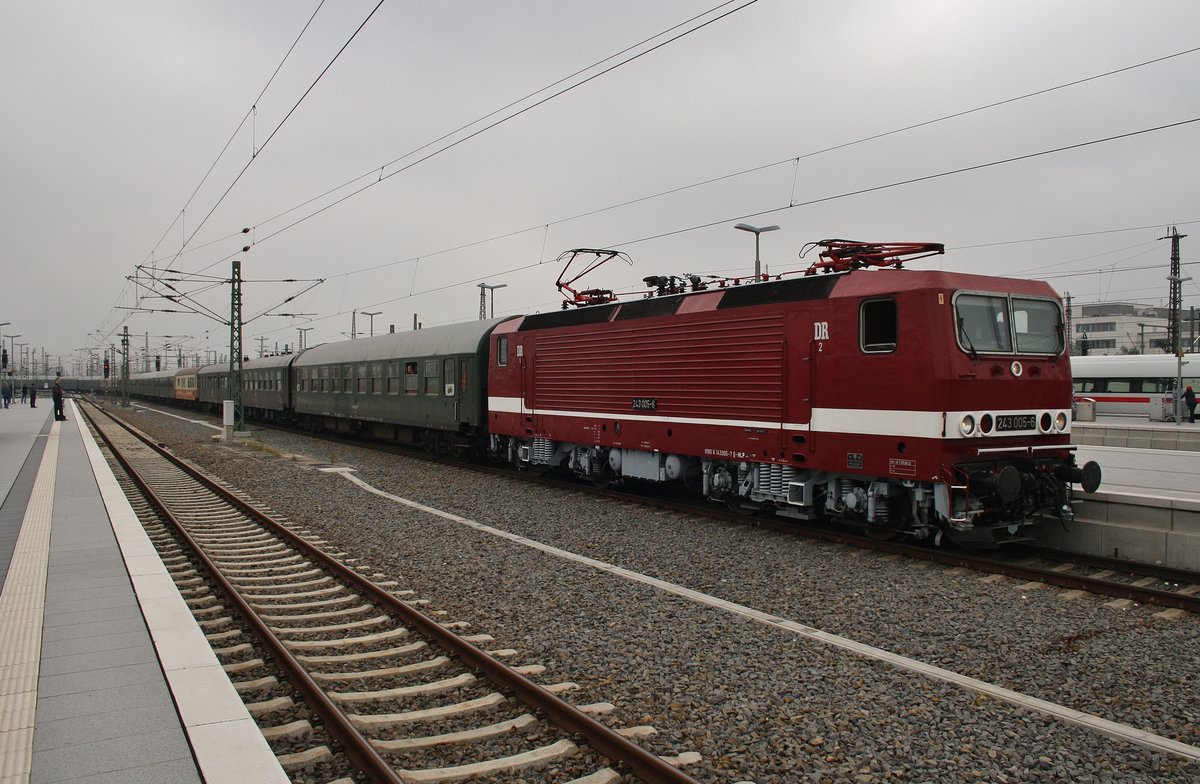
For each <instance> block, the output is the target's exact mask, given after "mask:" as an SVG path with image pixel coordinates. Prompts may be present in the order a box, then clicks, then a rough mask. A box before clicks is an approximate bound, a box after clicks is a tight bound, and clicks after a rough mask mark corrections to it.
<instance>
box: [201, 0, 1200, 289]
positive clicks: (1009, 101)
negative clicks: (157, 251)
mask: <svg viewBox="0 0 1200 784" xmlns="http://www.w3.org/2000/svg"><path fill="white" fill-rule="evenodd" d="M732 1H733V0H731V2H732ZM381 2H382V0H381ZM728 4H729V3H725V4H723V5H728ZM747 5H749V3H747ZM720 7H722V6H718V8H720ZM742 7H745V6H742ZM376 8H378V6H376ZM735 10H740V8H739V9H735ZM733 12H734V11H730V12H729V13H733ZM372 13H373V12H372ZM694 18H698V17H694ZM711 21H715V20H710V22H706V24H709V23H711ZM364 24H365V23H364ZM696 29H699V28H696ZM661 45H664V44H659V46H661ZM1198 50H1200V48H1198V49H1188V50H1184V51H1182V52H1177V53H1174V54H1171V55H1166V56H1164V57H1160V58H1155V59H1153V60H1148V61H1145V62H1143V63H1139V64H1136V65H1131V66H1126V67H1123V68H1120V69H1115V70H1112V71H1108V72H1105V73H1103V74H1096V75H1094V76H1090V77H1087V78H1084V79H1079V80H1075V81H1072V82H1067V83H1064V84H1062V85H1057V86H1055V87H1051V88H1045V89H1043V90H1038V91H1035V92H1032V93H1026V94H1024V95H1022V96H1016V97H1014V98H1010V99H1005V100H1003V101H997V102H993V103H990V104H986V105H983V106H980V107H975V108H973V109H969V110H965V111H962V112H956V113H953V114H950V115H945V116H944V117H939V118H935V119H933V120H928V121H924V122H922V123H916V124H912V125H909V126H904V127H903V128H898V129H894V130H892V131H888V132H884V133H881V134H875V135H873V136H869V137H864V138H862V139H858V140H855V141H852V142H847V143H844V144H840V145H836V146H834V147H829V148H825V149H824V150H818V151H814V152H811V153H806V154H804V155H803V156H800V157H809V156H811V155H816V154H820V153H821V152H827V151H831V150H835V149H841V148H844V147H846V146H850V145H853V144H859V143H863V142H866V141H870V140H873V139H877V138H880V137H882V136H887V135H890V134H894V133H900V132H902V131H905V130H911V129H913V128H919V127H922V126H925V125H929V124H932V123H934V122H940V121H943V120H947V119H951V118H954V117H959V116H962V115H964V114H969V113H971V112H975V111H982V110H984V109H987V108H992V107H994V106H1000V105H1003V104H1005V103H1011V102H1013V101H1017V100H1021V99H1023V98H1028V97H1032V96H1035V95H1041V94H1045V93H1047V92H1051V91H1053V90H1057V89H1063V88H1065V87H1069V86H1072V85H1076V84H1081V83H1083V82H1087V81H1092V80H1095V79H1100V78H1103V77H1105V76H1111V75H1113V74H1117V73H1121V72H1124V71H1128V70H1131V69H1133V68H1138V67H1141V66H1144V65H1149V64H1152V63H1157V62H1161V61H1164V60H1167V59H1170V58H1173V57H1179V56H1182V55H1185V54H1190V53H1192V52H1195V51H1198ZM650 51H652V50H650ZM643 54H644V53H643ZM638 56H639V57H640V56H641V55H640V54H639V55H638ZM602 62H603V61H602ZM331 64H332V63H331ZM614 67H616V66H614ZM327 68H328V66H327ZM585 70H586V69H585ZM597 76H598V75H597ZM318 78H319V77H318ZM567 78H570V77H567ZM590 78H595V76H593V77H590ZM560 82H561V80H560ZM582 83H583V82H581V83H580V84H582ZM314 84H315V82H314ZM556 84H557V83H556ZM575 86H578V85H575ZM569 89H573V87H572V88H569ZM310 90H311V87H310ZM306 94H307V93H306ZM552 97H553V96H552ZM302 100H303V99H302ZM545 100H549V99H548V98H547V99H545ZM297 105H298V104H297ZM510 105H511V104H510ZM535 105H536V104H535ZM529 108H533V107H527V108H526V109H523V110H522V111H527V110H528V109H529ZM294 110H295V107H293V111H294ZM497 111H501V110H497ZM493 114H494V113H493ZM289 116H290V112H289ZM487 116H492V115H486V116H485V117H487ZM513 116H516V115H513ZM285 119H286V118H285ZM506 119H511V117H510V118H506ZM503 121H504V120H502V121H501V122H503ZM465 127H469V126H464V128H465ZM489 127H493V126H489ZM276 130H278V128H277V129H276ZM483 130H486V129H482V130H480V131H477V132H476V133H481V132H482V131H483ZM452 133H453V132H452ZM443 138H445V137H443ZM467 138H470V137H467ZM268 141H269V137H268ZM462 141H465V139H463V140H459V141H456V142H455V144H458V143H461V142H462ZM1099 141H1104V140H1097V141H1095V142H1090V143H1098V142H1099ZM264 146H265V145H264ZM426 146H428V145H426ZM451 146H453V145H451ZM420 149H424V148H418V150H420ZM445 149H449V147H447V148H445ZM1061 149H1069V148H1061ZM411 154H412V153H409V155H411ZM434 154H437V153H434ZM1039 154H1046V153H1039ZM428 157H432V156H427V157H426V158H422V159H421V160H427V159H428ZM800 157H796V158H788V159H785V160H784V161H780V162H776V163H773V164H765V165H763V166H760V167H755V168H754V169H750V170H746V171H747V172H749V171H759V170H762V169H763V168H767V167H769V166H775V165H780V164H782V163H792V162H794V161H796V160H799V158H800ZM402 159H403V158H401V159H396V160H402ZM1012 160H1019V159H1012ZM420 162H421V161H416V162H414V163H413V164H410V166H411V165H416V163H420ZM392 163H395V161H393V162H390V163H389V164H385V166H388V165H391V164H392ZM984 165H996V163H992V164H984ZM406 168H407V167H406ZM967 170H969V169H965V170H958V171H956V172H952V173H959V171H967ZM374 171H376V170H372V172H374ZM401 171H403V170H401ZM398 173H400V171H397V172H393V173H392V174H389V175H388V177H390V176H394V175H395V174H398ZM738 174H740V173H734V174H730V175H722V176H720V177H717V178H710V179H709V180H706V181H704V182H703V183H697V184H695V185H692V186H682V187H681V188H674V189H671V190H669V191H663V192H661V193H660V194H654V195H651V196H646V197H639V198H637V199H634V200H630V201H626V202H622V203H621V204H619V205H613V206H612V207H607V208H601V209H599V210H592V211H589V212H587V213H581V214H579V215H576V216H572V217H570V218H565V219H562V221H560V222H565V221H567V220H573V219H577V218H579V217H584V216H587V215H592V214H595V213H597V212H601V211H604V210H606V209H615V208H617V207H620V206H627V205H629V204H635V203H638V202H641V201H645V200H648V199H651V198H656V197H657V196H659V195H666V194H668V193H675V192H678V191H680V190H684V189H687V188H689V187H698V186H699V185H701V184H708V183H712V182H717V181H720V180H723V179H728V178H730V177H733V176H738ZM946 174H948V173H943V174H940V175H931V177H934V176H946ZM239 176H240V175H239ZM381 179H383V178H381ZM380 181H381V180H380ZM916 181H919V179H918V180H912V181H906V182H905V183H893V184H890V185H887V186H880V187H881V188H882V187H894V186H896V185H899V184H907V183H908V182H916ZM231 187H232V186H231ZM862 192H868V191H859V192H855V193H852V194H842V195H839V196H835V197H829V198H843V197H844V196H847V195H855V194H856V193H862ZM351 195H353V194H351ZM222 198H223V197H222ZM346 198H349V197H346ZM811 203H814V202H804V203H798V204H795V205H789V207H791V206H804V205H805V204H811ZM328 206H333V205H332V204H331V205H328ZM327 208H328V207H326V208H323V209H327ZM213 209H214V210H215V209H216V207H215V206H214V208H213ZM211 214H212V213H211V212H210V213H209V215H211ZM281 214H286V213H281ZM315 214H317V213H313V215H315ZM755 214H756V215H757V214H766V213H755ZM309 217H312V216H309ZM206 220H207V217H206ZM292 225H295V224H292ZM549 225H553V224H544V223H543V224H539V225H538V226H537V227H531V228H537V229H538V230H543V229H545V228H547V227H548V226H549ZM705 225H713V224H705ZM285 228H286V227H285ZM697 228H703V227H697ZM528 230H530V229H523V230H520V231H514V232H508V233H506V234H504V235H500V236H501V237H510V236H514V235H515V234H519V233H522V232H524V231H528ZM197 231H199V228H197V229H195V230H194V231H193V232H192V234H191V236H190V237H189V241H190V239H191V238H194V237H195V236H196V232H197ZM281 231H282V230H281ZM1114 231H1116V230H1114ZM276 233H278V232H276ZM672 233H677V232H672ZM230 236H236V235H230ZM270 236H274V234H272V235H268V238H269V237H270ZM658 236H668V235H658ZM645 239H650V238H645ZM260 241H261V240H260ZM485 241H488V240H481V241H477V242H472V243H466V244H462V245H459V246H457V248H456V249H461V248H464V247H470V246H473V245H478V244H481V243H482V242H485ZM638 241H644V240H635V241H634V242H638ZM1014 242H1016V241H1014ZM970 247H975V246H970ZM181 250H182V249H181ZM449 250H450V249H448V250H446V251H436V252H433V253H423V254H422V257H429V256H432V255H437V254H438V253H444V252H449ZM409 260H411V259H408V260H404V261H409ZM398 263H404V262H403V261H400V262H391V263H387V264H380V265H374V266H372V267H368V268H364V269H363V270H357V271H355V272H354V273H349V274H355V273H357V272H365V271H369V270H373V269H379V268H381V267H384V266H389V265H390V264H398ZM492 274H495V273H492Z"/></svg>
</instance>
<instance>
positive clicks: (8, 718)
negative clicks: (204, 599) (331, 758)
mask: <svg viewBox="0 0 1200 784" xmlns="http://www.w3.org/2000/svg"><path fill="white" fill-rule="evenodd" d="M0 498H3V503H2V505H0V583H2V584H3V589H2V590H0V784H10V782H11V783H12V784H17V783H18V782H20V783H23V782H36V783H37V784H42V783H48V782H65V781H70V782H75V783H82V782H86V783H87V784H115V782H124V783H126V784H129V783H137V782H156V783H157V784H175V783H176V782H189V783H190V782H210V783H212V782H241V781H256V782H257V781H268V782H286V781H288V780H289V779H288V777H287V776H286V775H285V774H284V773H283V770H282V769H281V768H280V767H279V764H278V762H277V761H276V759H275V756H274V754H273V753H272V751H271V749H270V747H269V746H268V745H267V743H266V741H265V740H264V739H263V736H262V733H261V732H260V731H259V729H258V727H257V725H256V723H255V722H254V720H253V719H252V718H251V717H250V715H249V713H248V712H247V711H246V708H245V706H244V705H243V703H242V701H241V699H240V698H239V697H238V695H237V693H236V691H235V690H234V687H233V684H232V683H230V681H229V678H228V677H227V676H226V674H225V672H224V670H223V669H222V668H221V665H220V663H219V661H218V660H217V658H216V656H215V654H213V652H212V649H211V647H210V646H209V645H208V644H207V641H206V639H205V637H204V633H203V632H202V631H201V629H200V628H199V626H197V625H196V622H195V620H194V619H193V618H192V615H191V612H190V611H189V610H188V608H187V605H186V603H185V602H184V600H183V597H182V596H180V594H179V592H178V590H176V588H175V585H174V583H173V582H172V580H171V578H170V576H169V575H168V573H167V570H166V568H165V567H164V566H163V563H162V561H161V560H160V559H159V557H158V555H157V553H156V552H155V550H154V547H153V545H152V544H151V543H150V540H149V539H148V538H147V536H146V534H145V532H144V530H143V529H142V526H141V524H140V523H139V522H138V520H137V517H136V515H135V514H134V512H133V510H132V509H131V508H130V506H129V504H128V502H127V501H126V499H125V496H124V494H123V493H122V492H121V489H120V487H119V486H118V484H117V481H116V479H115V477H113V475H112V472H111V471H110V470H109V468H108V465H107V463H106V462H105V460H104V458H103V457H102V455H101V453H100V450H99V448H98V447H97V446H96V444H95V442H94V441H93V440H92V438H91V435H90V433H88V431H87V429H86V428H81V427H80V424H79V415H78V412H77V411H76V410H75V408H74V404H73V403H72V401H67V421H65V422H57V421H55V420H54V417H53V406H52V404H51V402H50V401H49V400H46V401H44V403H43V405H41V406H38V407H37V408H30V407H29V406H26V405H20V404H13V405H12V406H11V407H10V408H7V409H3V408H0Z"/></svg>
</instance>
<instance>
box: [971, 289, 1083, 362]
mask: <svg viewBox="0 0 1200 784" xmlns="http://www.w3.org/2000/svg"><path fill="white" fill-rule="evenodd" d="M954 315H955V322H956V324H957V325H958V330H957V332H958V335H957V337H958V344H959V345H960V346H961V347H962V349H963V350H964V351H967V352H969V353H971V354H980V353H987V354H1012V353H1016V354H1057V353H1059V352H1061V351H1062V349H1063V342H1062V341H1063V329H1062V310H1061V309H1060V308H1059V305H1058V302H1056V301H1055V300H1052V299H1034V298H1029V297H1011V296H1007V295H1004V294H959V295H958V296H957V297H956V298H955V300H954ZM1014 345H1015V346H1016V348H1015V349H1014V348H1013V347H1014Z"/></svg>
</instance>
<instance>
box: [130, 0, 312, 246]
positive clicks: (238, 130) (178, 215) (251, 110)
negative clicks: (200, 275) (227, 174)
mask: <svg viewBox="0 0 1200 784" xmlns="http://www.w3.org/2000/svg"><path fill="white" fill-rule="evenodd" d="M323 5H325V0H320V2H318V3H317V8H316V10H314V11H313V12H312V16H310V17H309V18H308V21H307V22H305V23H304V27H303V28H302V29H301V30H300V34H299V35H297V36H296V40H294V41H292V45H291V46H289V47H288V50H287V52H285V53H284V55H283V59H281V60H280V61H279V65H277V66H275V70H274V71H272V72H271V76H270V77H269V78H268V79H267V83H266V84H264V85H263V88H262V89H261V90H259V92H258V97H257V98H255V99H254V101H253V102H252V103H251V104H250V108H249V109H247V110H246V113H245V114H244V115H243V116H242V119H241V121H240V122H238V124H237V127H236V128H234V129H233V133H232V134H230V135H229V140H228V141H226V142H225V146H224V147H222V148H221V151H220V152H219V153H217V157H216V158H215V159H213V162H212V163H211V164H210V165H209V167H208V170H207V171H205V172H204V176H203V177H201V178H200V182H198V183H197V184H196V187H195V188H194V189H193V190H192V194H191V195H190V196H188V198H187V201H185V202H184V203H183V207H182V209H180V210H179V212H178V213H176V215H175V219H174V220H172V221H171V224H170V225H169V226H167V229H166V231H164V232H163V235H162V236H161V237H159V238H158V242H156V243H154V247H153V248H151V249H150V252H149V253H148V254H146V259H147V261H148V260H150V259H152V258H154V255H155V253H157V251H158V247H159V246H160V245H162V243H163V240H165V239H166V238H167V235H169V234H170V233H171V230H172V229H173V228H175V224H176V223H179V222H180V221H181V220H182V219H183V217H184V215H186V214H187V209H188V207H190V206H191V204H192V201H193V200H194V199H195V198H196V194H198V193H199V192H200V189H201V188H202V187H204V183H206V182H208V178H209V176H210V175H211V174H212V173H213V169H215V168H217V164H218V163H220V161H221V158H223V157H225V153H226V152H227V151H228V150H229V146H230V145H231V144H233V141H234V139H236V138H237V136H238V134H239V133H241V131H242V128H243V127H244V126H245V125H246V120H248V119H250V117H251V116H252V115H253V114H254V111H255V108H256V107H257V106H258V104H259V102H260V101H262V99H263V96H264V95H266V94H267V89H268V88H269V87H270V86H271V83H272V82H274V81H275V77H276V76H278V75H279V72H280V70H282V69H283V66H284V63H286V62H287V61H288V58H289V57H291V55H292V52H293V51H295V49H296V45H297V44H299V43H300V39H301V38H303V37H304V34H305V33H306V32H307V31H308V28H309V26H310V25H311V24H312V22H313V19H316V18H317V13H318V12H319V11H320V10H321V7H322V6H323Z"/></svg>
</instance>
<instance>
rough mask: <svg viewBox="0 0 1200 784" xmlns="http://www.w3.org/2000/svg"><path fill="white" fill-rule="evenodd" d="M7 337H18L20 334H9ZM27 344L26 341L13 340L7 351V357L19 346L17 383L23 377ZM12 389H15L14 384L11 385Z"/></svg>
mask: <svg viewBox="0 0 1200 784" xmlns="http://www.w3.org/2000/svg"><path fill="white" fill-rule="evenodd" d="M9 337H14V338H19V337H21V336H20V335H10V336H9ZM28 345H29V344H28V343H17V342H16V341H13V344H12V351H10V352H9V357H10V358H12V356H13V354H15V353H16V350H17V347H18V346H19V347H20V348H21V360H20V361H19V362H18V363H17V384H19V383H21V381H22V380H24V378H25V347H26V346H28ZM14 361H15V360H14ZM13 390H14V391H16V385H15V384H14V385H13Z"/></svg>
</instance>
